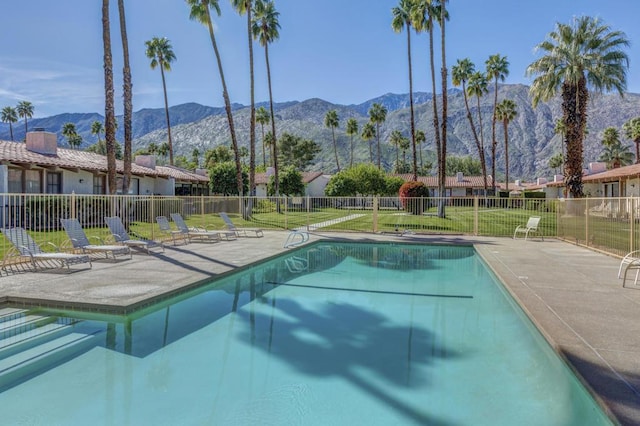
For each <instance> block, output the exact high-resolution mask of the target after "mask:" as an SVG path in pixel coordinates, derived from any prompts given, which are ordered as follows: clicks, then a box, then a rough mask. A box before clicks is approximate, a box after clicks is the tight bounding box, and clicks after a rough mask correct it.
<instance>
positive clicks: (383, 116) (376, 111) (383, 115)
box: [369, 102, 387, 169]
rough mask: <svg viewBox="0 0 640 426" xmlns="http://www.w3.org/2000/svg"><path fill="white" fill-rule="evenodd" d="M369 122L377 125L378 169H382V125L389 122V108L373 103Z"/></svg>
mask: <svg viewBox="0 0 640 426" xmlns="http://www.w3.org/2000/svg"><path fill="white" fill-rule="evenodd" d="M369 120H370V121H371V122H372V123H373V124H375V125H376V140H377V142H378V169H381V168H382V167H381V163H380V157H381V154H380V125H381V124H382V123H384V122H385V121H386V120H387V108H385V107H384V105H382V104H379V103H377V102H376V103H373V104H372V105H371V108H369Z"/></svg>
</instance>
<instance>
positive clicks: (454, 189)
mask: <svg viewBox="0 0 640 426" xmlns="http://www.w3.org/2000/svg"><path fill="white" fill-rule="evenodd" d="M392 176H398V177H400V178H402V179H403V180H404V181H405V182H409V181H411V180H413V175H412V174H411V173H405V174H395V175H392ZM418 181H419V182H422V183H424V184H425V185H426V186H427V188H429V193H430V194H432V195H433V196H434V197H437V196H438V177H437V176H418ZM492 185H493V178H492V177H491V176H487V188H491V186H492ZM444 187H445V194H444V196H446V197H470V196H474V195H484V177H482V176H464V174H463V173H462V172H458V173H456V175H455V176H447V177H446V180H445V185H444Z"/></svg>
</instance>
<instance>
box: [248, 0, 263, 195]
mask: <svg viewBox="0 0 640 426" xmlns="http://www.w3.org/2000/svg"><path fill="white" fill-rule="evenodd" d="M251 3H252V2H248V5H247V36H248V39H249V80H250V86H251V89H250V91H251V124H250V126H249V195H255V194H256V102H255V81H254V80H255V78H254V73H253V37H252V34H251ZM263 142H264V139H263ZM262 153H263V155H264V146H263V147H262Z"/></svg>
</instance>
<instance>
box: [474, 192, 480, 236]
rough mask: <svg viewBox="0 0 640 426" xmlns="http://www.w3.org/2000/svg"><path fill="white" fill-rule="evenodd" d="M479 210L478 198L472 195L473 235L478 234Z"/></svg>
mask: <svg viewBox="0 0 640 426" xmlns="http://www.w3.org/2000/svg"><path fill="white" fill-rule="evenodd" d="M479 211H480V200H479V199H478V196H477V195H476V196H475V197H473V235H475V236H478V227H479V220H478V219H479V218H478V214H479Z"/></svg>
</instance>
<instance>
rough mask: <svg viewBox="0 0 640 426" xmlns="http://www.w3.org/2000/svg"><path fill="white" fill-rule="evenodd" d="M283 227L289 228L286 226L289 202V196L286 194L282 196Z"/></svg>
mask: <svg viewBox="0 0 640 426" xmlns="http://www.w3.org/2000/svg"><path fill="white" fill-rule="evenodd" d="M283 198H284V229H289V227H288V226H287V214H288V210H287V207H288V204H289V197H288V196H286V195H285V196H284V197H283Z"/></svg>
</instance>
